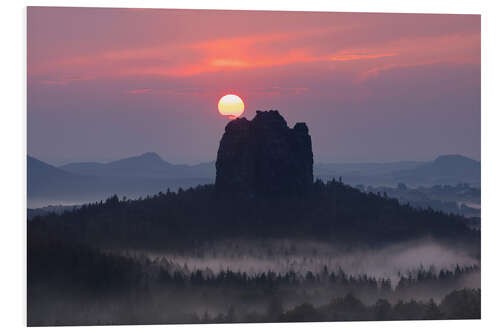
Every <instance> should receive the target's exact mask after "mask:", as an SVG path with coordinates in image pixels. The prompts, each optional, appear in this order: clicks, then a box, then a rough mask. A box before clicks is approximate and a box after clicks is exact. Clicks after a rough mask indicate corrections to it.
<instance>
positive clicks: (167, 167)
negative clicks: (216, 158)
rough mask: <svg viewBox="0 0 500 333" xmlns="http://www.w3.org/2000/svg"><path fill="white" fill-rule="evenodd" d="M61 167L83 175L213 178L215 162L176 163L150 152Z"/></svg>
mask: <svg viewBox="0 0 500 333" xmlns="http://www.w3.org/2000/svg"><path fill="white" fill-rule="evenodd" d="M60 169H62V170H64V171H67V172H71V173H75V174H81V175H91V176H96V177H143V178H162V179H163V178H165V179H175V178H193V177H194V178H211V177H214V174H215V167H214V166H213V163H201V164H197V165H193V166H191V165H183V164H179V165H175V164H171V163H169V162H167V161H165V160H163V159H162V158H161V157H160V156H159V155H158V154H157V153H153V152H148V153H144V154H142V155H139V156H133V157H128V158H124V159H120V160H116V161H112V162H109V163H96V162H84V163H70V164H65V165H62V166H60Z"/></svg>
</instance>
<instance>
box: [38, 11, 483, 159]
mask: <svg viewBox="0 0 500 333" xmlns="http://www.w3.org/2000/svg"><path fill="white" fill-rule="evenodd" d="M480 41H481V38H480V16H478V15H423V14H361V13H305V12H270V11H268V12H257V11H202V10H147V9H94V8H50V7H45V8H43V7H30V8H29V9H28V153H29V154H30V155H33V156H35V157H37V158H40V159H42V160H44V161H47V162H49V163H53V164H56V165H57V164H61V163H67V162H76V161H110V160H113V159H118V158H122V157H128V156H132V155H136V154H140V153H143V152H147V151H155V152H157V153H159V154H160V155H161V156H162V157H164V158H165V159H166V160H168V161H170V162H172V163H197V162H202V161H210V160H214V159H215V157H216V153H217V148H218V143H219V140H220V137H221V135H222V133H223V129H224V126H225V125H226V123H227V122H228V119H227V118H224V117H222V116H220V115H219V113H218V111H217V102H218V100H219V98H220V97H221V96H222V95H224V94H227V93H235V94H238V95H239V96H241V98H242V99H243V101H244V102H245V106H246V108H245V113H244V114H243V116H246V117H247V118H252V117H253V116H254V114H255V110H256V109H262V110H267V109H278V110H279V111H280V112H281V114H282V115H283V116H284V117H285V118H286V119H287V121H288V123H289V125H290V126H293V125H294V124H295V122H298V121H305V122H307V124H308V126H309V129H310V133H311V135H312V141H313V151H314V154H315V160H316V161H320V162H346V161H395V160H408V159H409V160H428V159H432V158H435V157H436V156H437V155H440V154H450V153H459V154H463V155H466V156H469V157H472V158H475V159H480V151H481V149H480V142H481V139H480V138H481V136H480V129H481V125H480V114H481V113H480V110H481V104H480V102H481V98H480V96H481V74H480V61H481V60H480V59H481V54H480V53H481V49H480Z"/></svg>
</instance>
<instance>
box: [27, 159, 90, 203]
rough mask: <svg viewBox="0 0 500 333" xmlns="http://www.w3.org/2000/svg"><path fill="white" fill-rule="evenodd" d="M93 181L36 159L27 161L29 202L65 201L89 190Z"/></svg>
mask: <svg viewBox="0 0 500 333" xmlns="http://www.w3.org/2000/svg"><path fill="white" fill-rule="evenodd" d="M92 181H93V179H91V178H89V177H87V176H82V175H76V174H72V173H69V172H67V171H64V170H61V169H59V168H56V167H54V166H52V165H50V164H47V163H45V162H42V161H40V160H38V159H36V158H34V157H31V156H28V159H27V190H28V201H29V200H30V199H31V198H57V199H58V200H64V198H67V197H68V196H71V195H72V194H73V193H78V192H80V193H84V192H87V191H88V190H89V187H90V186H91V183H92Z"/></svg>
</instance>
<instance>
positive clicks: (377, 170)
mask: <svg viewBox="0 0 500 333" xmlns="http://www.w3.org/2000/svg"><path fill="white" fill-rule="evenodd" d="M27 171H28V175H27V176H28V182H27V185H28V186H27V187H28V206H30V207H41V206H47V205H51V204H52V205H58V204H81V203H83V202H88V201H96V200H102V199H105V198H106V197H109V196H111V195H113V194H118V195H119V196H127V197H139V196H146V195H149V194H154V193H158V192H160V191H166V190H167V188H170V189H171V190H177V189H178V188H179V187H183V188H187V187H191V186H196V185H200V184H209V183H213V182H214V181H215V162H207V163H200V164H197V165H183V164H172V163H169V162H167V161H165V160H164V159H162V158H161V157H160V156H159V155H158V154H156V153H153V152H148V153H144V154H141V155H138V156H132V157H128V158H124V159H120V160H116V161H112V162H109V163H98V162H83V163H70V164H65V165H62V166H60V167H56V166H53V165H50V164H48V163H45V162H43V161H41V160H38V159H36V158H34V157H32V156H28V157H27ZM314 177H315V178H320V179H324V180H330V179H332V178H333V177H335V178H336V179H338V178H339V177H342V180H343V182H344V183H347V184H350V185H357V184H364V185H376V186H380V185H384V186H395V185H397V184H398V183H405V184H407V185H410V186H420V185H424V186H426V185H438V184H442V185H448V184H449V185H455V184H459V183H469V184H471V185H472V186H476V187H479V186H480V182H481V163H480V162H478V161H475V160H473V159H470V158H467V157H464V156H461V155H442V156H439V157H437V158H436V159H435V160H433V161H430V162H417V161H401V162H389V163H318V164H314Z"/></svg>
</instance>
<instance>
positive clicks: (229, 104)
mask: <svg viewBox="0 0 500 333" xmlns="http://www.w3.org/2000/svg"><path fill="white" fill-rule="evenodd" d="M218 107H219V113H220V114H221V115H222V116H224V117H229V119H235V118H238V117H239V116H241V115H242V114H243V112H244V111H245V104H244V103H243V100H242V99H241V98H240V97H239V96H238V95H234V94H227V95H224V96H222V97H221V99H220V100H219V105H218Z"/></svg>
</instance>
